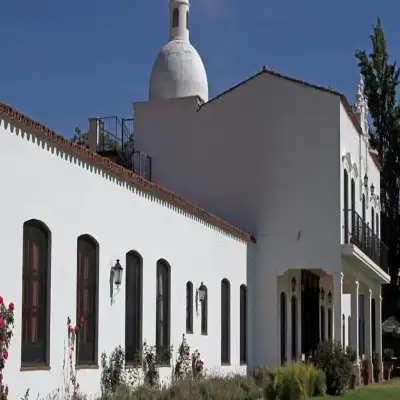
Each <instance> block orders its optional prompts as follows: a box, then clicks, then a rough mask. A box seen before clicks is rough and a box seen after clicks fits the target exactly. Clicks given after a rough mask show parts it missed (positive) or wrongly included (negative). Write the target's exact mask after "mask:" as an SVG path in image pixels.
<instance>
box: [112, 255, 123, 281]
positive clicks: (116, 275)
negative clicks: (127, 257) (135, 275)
mask: <svg viewBox="0 0 400 400" xmlns="http://www.w3.org/2000/svg"><path fill="white" fill-rule="evenodd" d="M112 269H113V280H114V285H115V286H117V287H119V286H120V285H121V282H122V271H123V270H124V269H123V268H122V267H121V264H120V263H119V260H117V262H116V263H115V265H114V266H113V268H112Z"/></svg>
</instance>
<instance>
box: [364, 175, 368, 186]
mask: <svg viewBox="0 0 400 400" xmlns="http://www.w3.org/2000/svg"><path fill="white" fill-rule="evenodd" d="M364 187H365V189H366V190H368V176H367V174H365V175H364Z"/></svg>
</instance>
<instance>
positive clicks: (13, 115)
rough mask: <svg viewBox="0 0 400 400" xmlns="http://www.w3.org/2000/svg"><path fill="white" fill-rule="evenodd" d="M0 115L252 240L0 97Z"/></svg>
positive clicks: (189, 210) (236, 229)
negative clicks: (57, 131) (0, 99)
mask: <svg viewBox="0 0 400 400" xmlns="http://www.w3.org/2000/svg"><path fill="white" fill-rule="evenodd" d="M0 116H3V117H5V118H9V119H11V120H16V121H18V122H19V123H21V124H22V125H24V126H25V127H26V128H29V129H33V130H34V131H35V133H36V134H37V135H39V136H42V138H45V139H47V140H49V141H50V142H52V143H54V145H56V146H58V147H62V148H66V149H68V150H70V151H71V152H72V153H74V155H76V156H77V157H83V158H85V159H87V160H88V161H89V162H92V163H93V164H95V165H97V166H99V167H102V168H105V169H106V170H107V171H108V172H111V173H113V174H116V175H118V176H119V177H120V178H122V179H125V180H127V181H130V182H131V183H133V184H136V185H137V186H139V187H140V188H141V189H143V190H145V191H148V192H151V193H153V194H155V195H160V196H162V197H163V198H164V199H166V200H167V201H169V202H171V203H173V204H175V205H176V206H178V207H182V208H183V209H185V210H186V211H187V212H189V213H190V214H192V215H194V216H197V217H199V218H201V219H202V220H204V221H205V222H208V223H210V224H212V225H214V226H216V227H217V228H219V229H221V230H223V231H225V232H226V233H229V234H232V235H234V236H237V237H239V238H241V239H242V240H245V241H253V242H255V239H254V237H253V236H251V235H250V234H249V233H248V232H246V231H245V230H243V229H240V228H237V227H235V226H234V225H232V224H230V223H229V222H227V221H225V220H223V219H222V218H219V217H218V216H216V215H214V214H212V213H210V212H208V211H206V210H204V209H202V208H200V207H198V206H196V205H195V204H194V203H191V202H189V201H187V200H185V199H184V198H183V197H181V196H180V195H178V194H176V193H174V192H173V191H171V190H169V189H166V188H164V187H163V186H161V185H159V184H157V183H155V182H151V181H148V180H147V179H144V178H142V177H141V176H139V175H137V174H135V173H133V172H132V171H130V170H128V169H126V168H124V167H122V166H120V165H118V164H116V163H114V162H112V161H111V160H109V159H108V158H106V157H102V156H101V155H99V154H97V153H95V152H94V151H92V150H90V149H88V148H86V147H84V146H81V145H78V144H76V143H74V142H73V141H72V140H70V139H67V138H65V137H64V136H62V135H59V134H57V133H56V132H55V131H54V130H52V129H49V128H48V127H47V126H46V125H44V124H42V123H40V122H37V121H35V120H34V119H32V118H30V117H28V116H27V115H25V114H23V113H21V112H19V111H18V110H16V109H15V108H13V107H11V106H9V105H8V104H5V103H3V102H1V101H0Z"/></svg>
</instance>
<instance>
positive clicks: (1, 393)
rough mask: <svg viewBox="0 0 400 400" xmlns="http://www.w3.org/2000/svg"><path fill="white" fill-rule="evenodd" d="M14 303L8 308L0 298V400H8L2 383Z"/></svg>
mask: <svg viewBox="0 0 400 400" xmlns="http://www.w3.org/2000/svg"><path fill="white" fill-rule="evenodd" d="M13 328H14V303H10V304H9V305H8V307H7V306H6V305H5V304H4V300H3V298H2V297H1V296H0V400H5V399H7V398H8V386H7V385H5V384H4V382H3V370H4V368H5V364H6V360H7V359H8V348H9V346H10V342H11V338H12V336H13V331H12V330H13Z"/></svg>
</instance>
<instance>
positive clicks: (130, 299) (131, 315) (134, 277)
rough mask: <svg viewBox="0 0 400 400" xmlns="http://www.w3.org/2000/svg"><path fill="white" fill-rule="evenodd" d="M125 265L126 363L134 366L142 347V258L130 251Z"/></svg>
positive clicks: (138, 359)
mask: <svg viewBox="0 0 400 400" xmlns="http://www.w3.org/2000/svg"><path fill="white" fill-rule="evenodd" d="M125 265H126V275H125V361H126V362H127V363H131V364H134V363H136V362H138V361H140V350H141V347H142V304H143V301H142V298H143V288H142V287H143V286H142V284H143V282H142V280H143V278H142V271H143V267H142V257H141V256H140V254H138V253H137V252H135V251H130V252H129V253H127V254H126V264H125Z"/></svg>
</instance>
